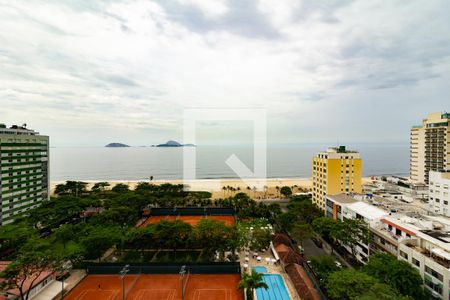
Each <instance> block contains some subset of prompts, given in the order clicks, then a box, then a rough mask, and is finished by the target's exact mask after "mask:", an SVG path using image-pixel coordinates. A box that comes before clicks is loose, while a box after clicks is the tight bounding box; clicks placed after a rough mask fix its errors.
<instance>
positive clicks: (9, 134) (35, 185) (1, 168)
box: [0, 124, 49, 225]
mask: <svg viewBox="0 0 450 300" xmlns="http://www.w3.org/2000/svg"><path fill="white" fill-rule="evenodd" d="M48 155H49V139H48V136H45V135H40V134H39V132H36V131H34V130H30V129H27V128H26V126H25V125H24V126H16V125H13V126H11V127H10V128H7V127H6V126H5V125H4V124H0V225H3V224H8V223H11V222H12V221H13V219H14V217H15V216H17V215H19V214H22V213H24V212H26V211H27V210H29V209H31V208H34V207H37V206H39V205H40V203H41V202H42V201H46V200H48V198H49V160H48Z"/></svg>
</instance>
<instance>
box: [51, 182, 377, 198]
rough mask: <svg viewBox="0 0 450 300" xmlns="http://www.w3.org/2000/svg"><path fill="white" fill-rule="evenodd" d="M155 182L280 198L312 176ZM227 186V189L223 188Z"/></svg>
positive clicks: (217, 193)
mask: <svg viewBox="0 0 450 300" xmlns="http://www.w3.org/2000/svg"><path fill="white" fill-rule="evenodd" d="M85 182H88V189H90V188H91V187H92V186H93V185H94V183H95V182H98V181H85ZM139 182H142V181H126V180H115V181H109V184H110V185H111V187H113V186H114V185H116V184H118V183H124V184H128V185H129V187H130V189H134V187H135V186H136V185H137V184H138V183H139ZM367 182H370V178H363V184H365V183H367ZM59 183H64V181H52V182H51V184H50V193H51V194H52V195H53V192H54V190H55V186H56V185H57V184H59ZM152 183H153V184H163V183H171V184H186V185H187V186H188V187H189V190H192V191H208V192H211V193H212V198H213V199H218V198H224V197H229V196H233V195H235V194H236V193H238V192H244V193H246V194H248V195H249V196H250V197H252V198H256V199H261V198H278V197H279V189H277V187H278V188H281V187H283V186H289V187H290V188H291V189H292V192H293V193H294V194H295V193H304V192H309V191H310V190H311V188H312V182H311V178H269V179H246V180H245V181H244V180H242V179H238V178H232V179H197V180H190V181H183V180H181V179H180V180H153V181H152ZM224 187H225V189H223V188H224Z"/></svg>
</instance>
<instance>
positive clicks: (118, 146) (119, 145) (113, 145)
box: [105, 143, 130, 148]
mask: <svg viewBox="0 0 450 300" xmlns="http://www.w3.org/2000/svg"><path fill="white" fill-rule="evenodd" d="M105 147H109V148H120V147H130V146H128V145H126V144H122V143H109V144H108V145H106V146H105Z"/></svg>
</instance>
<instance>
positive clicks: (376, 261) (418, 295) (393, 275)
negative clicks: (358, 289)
mask: <svg viewBox="0 0 450 300" xmlns="http://www.w3.org/2000/svg"><path fill="white" fill-rule="evenodd" d="M362 270H363V271H364V272H365V273H366V274H368V275H370V276H372V277H374V278H376V279H378V280H379V281H380V282H382V283H385V284H387V285H389V286H391V287H392V288H394V289H395V290H397V291H398V292H399V293H400V294H402V295H406V296H411V297H412V298H414V299H426V295H425V294H424V290H423V288H422V287H421V286H422V284H423V281H422V278H421V276H420V274H419V272H418V271H417V270H416V269H415V268H414V267H412V266H411V265H410V264H408V263H407V262H405V261H401V260H398V259H397V258H395V257H393V256H391V255H389V254H376V255H373V256H371V257H370V260H369V261H368V262H367V264H366V265H365V266H364V267H363V269H362Z"/></svg>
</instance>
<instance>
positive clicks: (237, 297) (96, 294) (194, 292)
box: [64, 274, 244, 300]
mask: <svg viewBox="0 0 450 300" xmlns="http://www.w3.org/2000/svg"><path fill="white" fill-rule="evenodd" d="M239 280H240V275H239V274H226V275H224V274H208V275H204V274H195V275H192V274H191V275H189V279H188V281H187V285H186V290H185V300H244V297H243V293H242V291H241V290H238V289H237V284H238V282H239ZM181 284H182V282H181V280H180V276H179V275H178V274H167V275H160V274H158V275H155V274H151V275H139V276H138V275H127V276H125V280H124V285H125V295H126V300H181ZM99 286H100V287H99ZM64 298H65V299H66V300H121V299H122V280H121V279H120V276H118V275H89V276H87V277H86V278H85V279H83V281H81V282H80V283H79V284H78V285H77V286H76V287H75V288H74V289H73V290H72V291H70V293H69V294H68V295H67V296H65V297H64Z"/></svg>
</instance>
